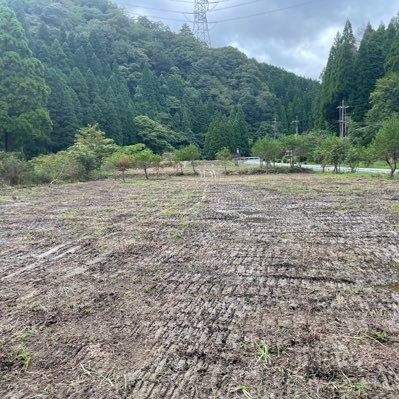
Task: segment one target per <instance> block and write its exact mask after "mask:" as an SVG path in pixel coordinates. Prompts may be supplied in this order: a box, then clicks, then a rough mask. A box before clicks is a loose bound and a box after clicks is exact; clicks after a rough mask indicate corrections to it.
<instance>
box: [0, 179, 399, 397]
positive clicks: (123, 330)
mask: <svg viewBox="0 0 399 399" xmlns="http://www.w3.org/2000/svg"><path fill="white" fill-rule="evenodd" d="M0 228H1V230H0V256H1V258H0V271H1V275H0V397H1V398H5V399H6V398H9V399H11V398H13V399H17V398H18V399H19V398H79V399H80V398H85V399H86V398H134V399H144V398H154V399H158V398H165V399H172V398H173V399H184V398H240V397H242V398H247V399H248V398H253V399H255V398H258V399H260V398H265V399H266V398H267V399H272V398H290V399H291V398H315V399H316V398H323V399H324V398H348V399H349V398H372V399H376V398H381V399H382V398H384V399H389V398H392V399H397V398H398V397H399V334H398V333H399V292H398V291H399V184H398V182H397V181H389V180H377V179H372V178H363V177H359V178H354V177H352V178H348V177H344V176H337V177H331V176H326V177H324V176H321V175H316V176H313V175H310V176H307V175H295V176H288V175H287V176H281V175H279V176H259V177H242V178H239V177H227V178H226V177H225V178H223V177H218V178H217V179H211V178H205V179H204V178H194V177H181V178H173V179H167V180H150V181H149V182H146V181H144V180H132V181H129V182H128V183H126V184H123V183H121V182H116V181H112V180H109V181H101V182H90V183H82V184H73V185H72V184H71V185H65V186H57V187H39V188H35V189H20V190H14V191H7V190H5V189H3V190H2V193H1V196H0Z"/></svg>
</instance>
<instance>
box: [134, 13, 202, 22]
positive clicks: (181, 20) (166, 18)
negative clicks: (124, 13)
mask: <svg viewBox="0 0 399 399" xmlns="http://www.w3.org/2000/svg"><path fill="white" fill-rule="evenodd" d="M129 15H131V16H134V17H145V18H153V19H160V20H163V19H164V20H166V21H175V22H183V23H185V24H186V23H192V22H194V21H187V20H185V19H178V18H169V17H160V16H157V15H143V14H138V13H131V12H129Z"/></svg>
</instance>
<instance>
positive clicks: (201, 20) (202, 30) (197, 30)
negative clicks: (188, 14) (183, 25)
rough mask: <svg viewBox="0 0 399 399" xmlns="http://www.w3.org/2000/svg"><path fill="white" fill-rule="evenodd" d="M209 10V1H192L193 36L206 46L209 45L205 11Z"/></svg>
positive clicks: (209, 39)
mask: <svg viewBox="0 0 399 399" xmlns="http://www.w3.org/2000/svg"><path fill="white" fill-rule="evenodd" d="M208 10H209V0H194V23H193V34H194V36H195V37H196V38H197V39H199V40H201V41H202V42H204V43H205V44H206V45H207V46H210V45H211V38H210V36H209V28H208V18H207V15H206V13H207V11H208Z"/></svg>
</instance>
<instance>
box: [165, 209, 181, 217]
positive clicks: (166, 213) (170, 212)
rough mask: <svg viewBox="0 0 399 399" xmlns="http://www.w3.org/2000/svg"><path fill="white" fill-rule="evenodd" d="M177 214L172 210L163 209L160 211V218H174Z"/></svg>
mask: <svg viewBox="0 0 399 399" xmlns="http://www.w3.org/2000/svg"><path fill="white" fill-rule="evenodd" d="M177 213H178V212H176V211H175V210H173V209H164V210H162V211H161V215H162V216H175V215H176V214H177Z"/></svg>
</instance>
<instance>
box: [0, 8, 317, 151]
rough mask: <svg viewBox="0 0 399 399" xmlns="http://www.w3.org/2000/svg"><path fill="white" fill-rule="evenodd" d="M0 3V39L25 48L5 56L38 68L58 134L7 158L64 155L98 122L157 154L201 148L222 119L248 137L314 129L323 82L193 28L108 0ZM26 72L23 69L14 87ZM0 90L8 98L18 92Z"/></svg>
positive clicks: (16, 143) (47, 132)
mask: <svg viewBox="0 0 399 399" xmlns="http://www.w3.org/2000/svg"><path fill="white" fill-rule="evenodd" d="M0 4H1V11H0V12H1V17H2V18H3V19H4V21H3V22H2V24H1V33H0V34H1V36H2V37H3V38H4V35H5V33H6V32H10V34H11V36H13V37H12V40H13V41H15V42H16V43H19V45H20V46H21V48H20V49H18V48H5V50H6V56H5V57H10V54H13V56H18V57H20V58H21V62H24V63H26V64H32V66H31V67H32V68H33V67H35V68H36V69H37V71H36V72H35V76H32V79H36V83H35V85H36V86H40V87H41V89H40V90H41V91H42V95H41V98H40V101H38V104H37V106H38V107H39V108H40V110H41V112H47V111H48V113H49V115H50V118H51V122H52V128H51V129H49V128H48V126H47V125H46V124H45V123H43V122H41V123H39V124H38V123H36V125H38V126H36V125H35V126H32V128H33V127H34V128H35V129H36V130H37V129H38V128H39V127H40V126H41V125H43V126H42V128H43V131H42V132H41V134H40V135H39V134H38V133H37V134H30V135H25V138H24V140H23V143H22V141H21V140H17V139H15V140H11V139H9V142H8V144H7V145H8V148H7V149H9V150H15V151H20V150H21V149H22V150H23V151H25V153H27V155H30V156H32V155H35V154H38V153H40V152H48V151H58V150H61V149H64V148H66V147H68V146H69V145H71V144H72V142H73V137H74V135H75V133H76V131H77V129H78V128H80V127H82V126H87V125H88V124H94V123H98V124H99V126H100V128H101V129H102V130H104V131H105V132H106V133H107V135H108V136H109V137H111V138H113V139H114V140H115V142H116V143H118V144H120V145H127V144H133V143H136V142H138V141H140V140H141V141H143V140H144V141H147V142H148V144H149V145H150V147H152V148H153V149H154V150H156V151H157V150H160V149H164V148H167V147H168V146H173V147H175V148H176V147H179V146H183V145H186V144H188V143H195V144H197V145H198V146H200V147H201V148H202V147H203V146H204V142H205V133H206V132H207V131H208V128H209V126H210V125H211V124H212V122H215V120H219V119H220V117H221V115H222V116H224V117H226V118H227V119H230V121H231V125H234V126H239V125H240V124H239V123H235V124H234V123H233V122H234V120H236V119H237V115H240V118H242V120H243V122H244V124H245V125H246V126H245V129H244V130H245V132H244V135H245V136H243V137H249V138H250V139H251V138H252V139H255V138H257V137H260V136H264V135H277V134H287V133H290V132H291V133H292V132H294V131H295V127H294V126H293V124H292V121H293V120H295V119H296V118H297V117H298V119H299V121H300V130H301V131H306V130H308V129H311V128H312V124H313V122H312V112H311V110H312V101H313V98H314V97H315V96H317V94H318V91H319V86H320V85H319V83H318V82H316V81H314V80H311V79H305V78H302V77H298V76H296V75H295V74H293V73H289V72H286V71H284V70H283V69H280V68H277V67H273V66H269V65H266V64H261V63H258V62H256V61H255V60H253V59H248V58H247V57H246V56H245V55H244V54H242V53H241V52H239V51H238V50H236V49H234V48H232V47H225V48H220V49H212V48H208V47H206V46H205V45H203V44H202V43H201V42H199V41H198V40H197V39H196V38H194V37H193V35H192V33H191V31H190V29H189V27H188V26H186V25H185V26H183V27H182V29H181V31H180V32H179V33H177V34H176V33H173V32H171V31H170V30H169V28H168V27H167V26H165V25H163V24H160V23H154V22H150V21H149V20H148V19H146V18H144V17H140V18H138V19H133V18H129V17H128V16H127V15H126V14H125V13H124V12H123V10H121V9H120V8H118V6H116V5H115V4H112V3H111V2H110V1H107V0H62V1H61V0H0ZM11 10H12V11H11ZM12 12H14V13H15V15H16V18H12V20H11V19H10V18H9V17H8V16H7V15H9V14H10V13H12ZM0 40H1V39H0ZM1 57H3V55H1ZM2 61H3V59H2ZM2 65H4V64H3V63H2ZM27 67H28V66H25V69H26V68H27ZM2 68H3V66H2ZM18 73H19V75H18ZM24 74H25V70H23V69H22V67H21V70H20V72H17V71H16V72H15V76H14V77H13V79H16V80H18V79H22V78H23V75H24ZM43 77H44V80H43ZM39 81H40V84H39ZM0 84H1V85H2V88H0V90H6V89H7V88H8V90H10V85H7V84H6V83H5V82H3V81H2V82H1V83H0ZM37 90H39V88H37ZM44 94H45V96H44ZM12 95H14V94H13V93H11V94H10V96H11V97H12ZM15 95H17V93H15ZM11 97H8V98H6V101H11V100H9V99H11ZM36 97H37V96H36V95H33V96H31V100H32V99H33V98H36ZM45 97H46V98H45ZM45 105H46V108H43V109H42V107H44V106H45ZM33 108H34V107H33ZM33 108H32V109H33ZM36 111H38V110H35V112H36ZM44 116H45V115H44V114H43V117H44ZM143 116H145V117H147V118H149V119H150V120H151V122H148V121H147V124H148V123H152V124H153V126H155V127H156V129H155V134H154V132H152V135H151V137H142V135H143V134H144V135H145V134H148V129H144V133H143V132H142V131H141V130H140V126H142V123H141V124H140V123H137V119H135V118H137V117H143ZM135 121H136V122H135ZM141 122H143V119H141ZM240 129H241V130H242V129H243V127H242V126H241V127H240ZM156 132H158V133H159V134H156ZM0 134H1V135H2V136H3V137H2V140H1V142H2V143H3V144H2V145H3V146H4V145H5V144H4V143H5V135H6V134H7V135H8V137H11V135H12V134H13V133H12V132H11V131H10V132H8V131H7V132H6V131H5V129H4V128H3V129H2V131H1V132H0ZM165 140H166V143H165ZM22 144H23V145H22ZM232 145H233V144H232ZM243 152H244V153H247V152H248V145H247V144H245V145H244V147H243Z"/></svg>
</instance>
